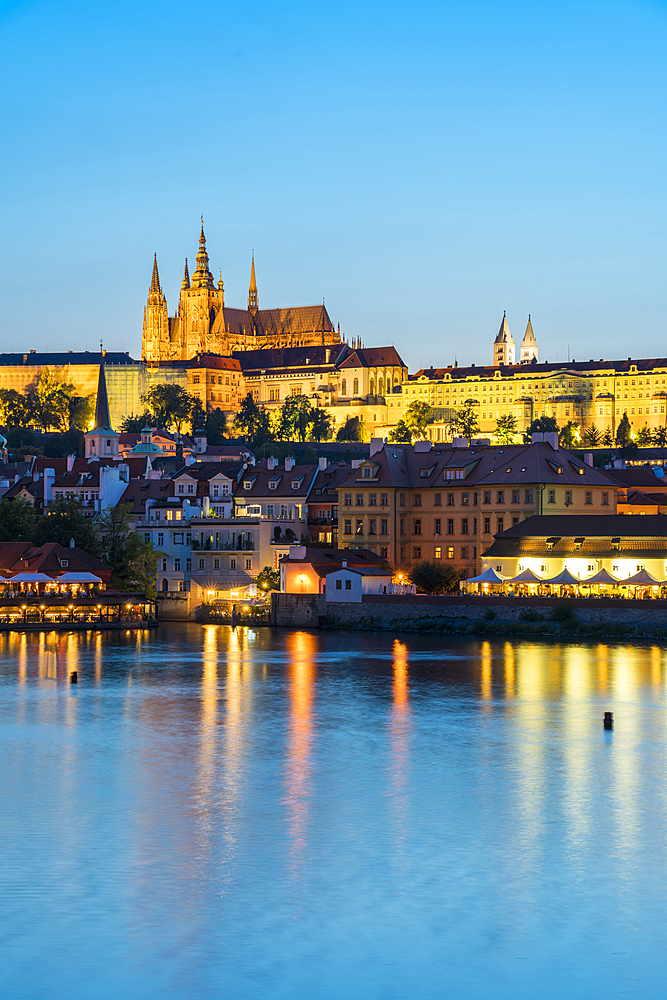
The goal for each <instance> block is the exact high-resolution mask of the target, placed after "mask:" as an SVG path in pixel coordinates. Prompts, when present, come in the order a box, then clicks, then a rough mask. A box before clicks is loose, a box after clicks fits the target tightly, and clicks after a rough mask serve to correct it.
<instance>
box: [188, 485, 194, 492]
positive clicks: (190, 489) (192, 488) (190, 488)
mask: <svg viewBox="0 0 667 1000" xmlns="http://www.w3.org/2000/svg"><path fill="white" fill-rule="evenodd" d="M194 491H195V484H194V483H188V493H194Z"/></svg>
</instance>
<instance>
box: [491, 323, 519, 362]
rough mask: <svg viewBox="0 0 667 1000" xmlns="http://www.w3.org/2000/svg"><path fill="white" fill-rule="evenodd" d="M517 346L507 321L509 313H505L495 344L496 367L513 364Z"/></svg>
mask: <svg viewBox="0 0 667 1000" xmlns="http://www.w3.org/2000/svg"><path fill="white" fill-rule="evenodd" d="M515 347H516V345H515V343H514V339H513V337H512V334H511V333H510V328H509V324H508V322H507V315H506V314H505V313H503V321H502V323H501V324H500V330H498V336H497V337H496V340H495V343H494V345H493V364H494V367H496V368H498V367H499V366H500V365H513V364H514V349H515Z"/></svg>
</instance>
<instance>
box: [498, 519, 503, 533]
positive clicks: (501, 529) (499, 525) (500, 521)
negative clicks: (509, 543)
mask: <svg viewBox="0 0 667 1000" xmlns="http://www.w3.org/2000/svg"><path fill="white" fill-rule="evenodd" d="M504 530H505V519H504V518H502V517H499V518H498V531H504Z"/></svg>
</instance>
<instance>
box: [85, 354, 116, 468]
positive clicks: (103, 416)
mask: <svg viewBox="0 0 667 1000" xmlns="http://www.w3.org/2000/svg"><path fill="white" fill-rule="evenodd" d="M84 437H85V440H86V458H87V459H91V458H118V441H119V438H120V435H119V434H117V433H116V431H115V430H113V428H112V426H111V417H110V416H109V397H108V395H107V380H106V378H105V376H104V359H103V358H101V359H100V375H99V379H98V382H97V400H96V402H95V426H94V427H93V429H92V431H88V433H87V434H86V435H84Z"/></svg>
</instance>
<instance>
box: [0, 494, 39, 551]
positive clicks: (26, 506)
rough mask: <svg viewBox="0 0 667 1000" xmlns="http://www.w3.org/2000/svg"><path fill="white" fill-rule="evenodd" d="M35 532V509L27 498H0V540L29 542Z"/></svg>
mask: <svg viewBox="0 0 667 1000" xmlns="http://www.w3.org/2000/svg"><path fill="white" fill-rule="evenodd" d="M34 532H35V511H34V508H33V506H32V504H31V503H30V501H29V500H26V499H25V498H24V497H16V498H15V499H14V500H0V542H29V541H31V540H32V537H33V535H34Z"/></svg>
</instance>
